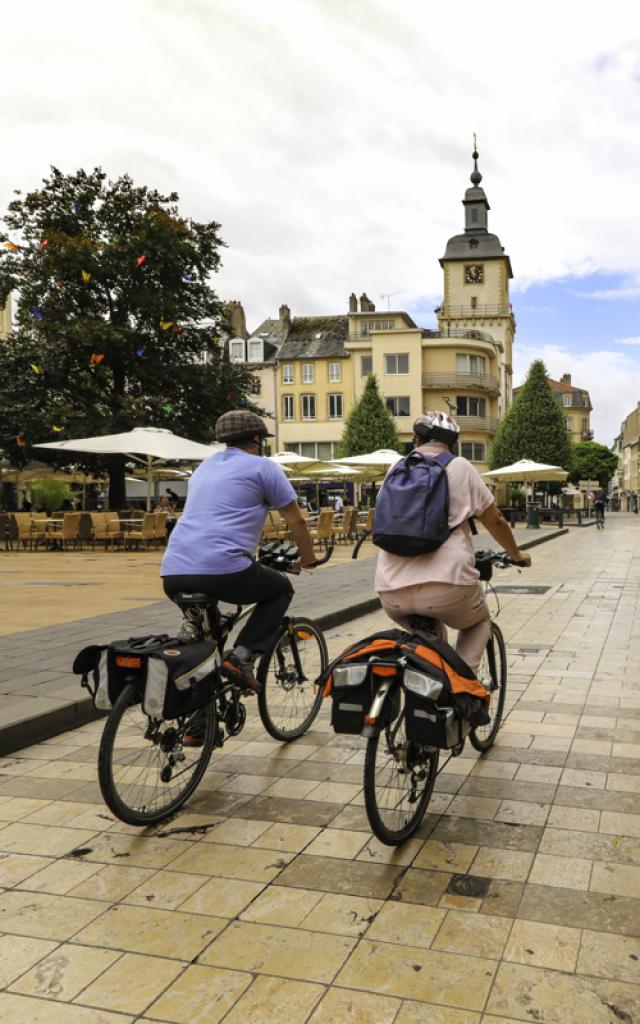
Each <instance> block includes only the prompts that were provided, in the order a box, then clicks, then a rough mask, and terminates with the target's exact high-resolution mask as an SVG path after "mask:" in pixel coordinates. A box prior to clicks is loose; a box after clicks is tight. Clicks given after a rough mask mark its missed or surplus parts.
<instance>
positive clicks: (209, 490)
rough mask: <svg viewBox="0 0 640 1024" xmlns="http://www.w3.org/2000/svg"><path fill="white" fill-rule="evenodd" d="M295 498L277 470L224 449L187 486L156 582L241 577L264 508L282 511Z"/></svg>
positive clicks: (238, 450) (242, 453) (238, 451)
mask: <svg viewBox="0 0 640 1024" xmlns="http://www.w3.org/2000/svg"><path fill="white" fill-rule="evenodd" d="M295 500H296V492H295V491H294V489H293V487H292V486H291V484H290V483H289V481H288V480H287V478H286V476H285V475H284V473H283V472H282V470H281V469H280V467H279V466H276V465H275V463H273V462H269V460H268V459H262V458H259V457H258V456H256V455H249V454H248V453H247V452H245V451H243V450H242V449H241V448H226V449H225V451H223V452H220V453H219V454H217V455H210V456H209V458H208V459H205V460H204V462H203V463H202V464H201V465H200V466H199V467H198V469H197V470H196V471H195V473H194V474H193V476H192V477H191V481H190V483H189V494H188V497H187V501H186V504H185V507H184V512H183V513H182V516H181V517H180V519H179V520H178V522H177V523H176V525H175V527H174V529H173V531H172V533H171V536H170V537H169V542H168V544H167V550H166V551H165V555H164V558H163V559H162V567H161V569H160V575H161V576H181V575H186V576H200V575H210V574H212V575H218V574H220V573H227V572H241V571H242V570H243V569H247V568H248V567H249V565H250V564H251V562H252V560H253V558H254V556H255V551H256V548H257V546H258V542H259V540H260V534H261V533H262V529H263V527H264V523H265V519H266V517H267V511H268V510H269V507H274V508H284V506H285V505H290V504H291V502H292V501H295Z"/></svg>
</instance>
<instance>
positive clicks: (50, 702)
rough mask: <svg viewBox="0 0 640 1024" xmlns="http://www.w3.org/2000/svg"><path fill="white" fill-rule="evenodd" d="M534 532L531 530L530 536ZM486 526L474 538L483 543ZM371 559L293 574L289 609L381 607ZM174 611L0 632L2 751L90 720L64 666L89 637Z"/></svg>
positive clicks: (165, 627) (160, 619) (101, 639)
mask: <svg viewBox="0 0 640 1024" xmlns="http://www.w3.org/2000/svg"><path fill="white" fill-rule="evenodd" d="M563 533H567V531H566V530H564V531H559V530H553V529H548V528H547V529H542V530H539V531H531V530H524V529H520V530H516V536H517V538H518V543H519V544H520V545H521V547H523V548H527V547H532V546H534V545H537V544H539V543H544V542H545V541H547V540H551V539H553V538H555V537H558V536H561V535H562V534H563ZM532 535H533V536H532ZM489 540H491V538H489V537H488V535H487V534H486V533H480V534H479V535H478V536H477V537H476V538H475V544H476V547H486V546H487V541H489ZM374 565H375V559H374V558H372V557H367V558H360V559H358V560H357V561H353V560H349V561H347V562H346V563H342V564H337V565H331V564H329V565H327V566H326V567H325V568H323V569H321V570H320V571H318V572H316V573H314V574H313V575H309V574H303V575H302V576H300V577H298V578H296V580H295V590H296V593H295V597H294V599H293V602H292V605H291V608H292V611H293V614H302V613H306V614H311V615H312V616H313V618H314V619H315V620H316V621H318V623H319V625H320V626H321V627H322V628H323V629H328V628H331V627H332V626H335V625H338V624H340V623H342V622H345V621H349V620H351V619H355V618H358V617H359V616H360V615H364V614H367V613H368V612H371V611H372V610H373V609H375V608H378V607H379V601H378V598H377V597H376V595H375V593H374V591H373V573H374ZM179 621H180V616H179V612H178V610H177V608H176V607H175V606H174V605H172V604H171V603H170V602H168V601H161V602H157V603H153V604H148V605H145V606H143V607H139V608H129V609H127V610H125V611H118V612H112V613H110V614H106V615H98V616H93V617H88V618H83V619H78V620H76V621H74V622H63V623H60V624H58V625H53V626H46V627H43V628H40V629H33V630H27V631H24V632H20V633H13V634H10V635H8V636H0V755H1V754H6V753H11V752H12V751H14V750H19V749H20V747H23V746H26V745H28V744H30V743H36V742H38V741H39V740H42V739H46V738H48V737H50V736H54V735H56V733H59V732H61V731H64V730H66V729H70V728H74V727H75V726H78V725H81V724H82V723H83V722H87V721H91V720H92V719H94V718H95V717H97V714H96V712H95V709H94V708H93V705H92V703H91V701H90V699H89V698H88V697H87V696H85V695H84V693H83V691H82V690H81V688H80V686H79V682H78V679H77V678H76V677H75V676H73V675H72V674H71V669H70V666H71V664H72V662H73V659H74V657H75V654H76V653H77V651H78V650H79V649H80V648H81V647H83V646H85V645H86V644H88V643H98V644H100V643H108V642H109V641H110V640H113V639H116V638H117V637H118V636H122V637H126V636H132V635H135V634H139V635H142V634H144V633H154V632H157V633H163V632H168V633H171V632H173V631H174V630H175V629H177V628H178V624H179Z"/></svg>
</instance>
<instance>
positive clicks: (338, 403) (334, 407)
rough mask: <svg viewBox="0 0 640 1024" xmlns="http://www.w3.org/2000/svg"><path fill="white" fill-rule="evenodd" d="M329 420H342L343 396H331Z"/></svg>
mask: <svg viewBox="0 0 640 1024" xmlns="http://www.w3.org/2000/svg"><path fill="white" fill-rule="evenodd" d="M328 397H329V419H330V420H341V419H342V395H329V396H328Z"/></svg>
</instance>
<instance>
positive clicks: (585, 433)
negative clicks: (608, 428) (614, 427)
mask: <svg viewBox="0 0 640 1024" xmlns="http://www.w3.org/2000/svg"><path fill="white" fill-rule="evenodd" d="M580 440H581V441H593V430H581V431H580Z"/></svg>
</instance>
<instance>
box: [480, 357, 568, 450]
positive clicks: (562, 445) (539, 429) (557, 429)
mask: <svg viewBox="0 0 640 1024" xmlns="http://www.w3.org/2000/svg"><path fill="white" fill-rule="evenodd" d="M519 459H533V461H534V462H545V463H548V464H550V465H552V466H562V467H563V468H564V469H567V470H569V469H571V442H570V440H569V437H568V431H567V425H566V422H565V417H564V413H563V411H562V406H561V405H560V403H559V402H558V400H557V398H556V397H555V395H554V393H553V391H552V390H551V387H550V385H549V382H548V380H547V371H546V368H545V365H544V363H543V362H542V360H541V359H536V360H535V361H534V362H533V363H532V364H531V366H530V367H529V373H528V376H527V379H526V381H525V383H524V385H523V387H522V389H521V390H520V391H519V393H518V395H517V397H516V399H515V401H514V402H513V405H512V406H511V408H510V409H509V410H508V411H507V413H506V414H505V415H504V416H503V418H502V420H501V422H500V425H499V426H498V430H497V432H496V436H495V438H494V440H493V445H492V448H491V457H490V465H491V469H500V467H501V466H509V465H510V464H511V463H512V462H517V461H518V460H519Z"/></svg>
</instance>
